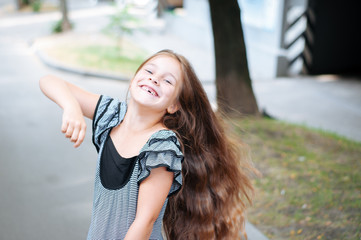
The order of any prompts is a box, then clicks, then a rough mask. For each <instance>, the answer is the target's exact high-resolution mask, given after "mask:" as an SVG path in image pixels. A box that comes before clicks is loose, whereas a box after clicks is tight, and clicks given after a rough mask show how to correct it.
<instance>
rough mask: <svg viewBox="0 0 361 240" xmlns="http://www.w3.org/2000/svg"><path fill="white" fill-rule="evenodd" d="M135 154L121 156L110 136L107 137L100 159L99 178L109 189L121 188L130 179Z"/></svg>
mask: <svg viewBox="0 0 361 240" xmlns="http://www.w3.org/2000/svg"><path fill="white" fill-rule="evenodd" d="M136 159H137V156H135V157H132V158H123V157H122V156H120V154H119V153H118V152H117V149H116V148H115V146H114V143H113V141H112V139H111V137H110V136H108V137H107V139H106V141H105V145H104V149H103V152H102V156H101V160H100V180H101V182H102V185H103V186H104V187H105V188H107V189H110V190H117V189H120V188H122V187H123V186H124V185H125V184H126V183H127V182H128V181H129V179H130V176H131V174H132V172H133V168H134V165H135V161H136Z"/></svg>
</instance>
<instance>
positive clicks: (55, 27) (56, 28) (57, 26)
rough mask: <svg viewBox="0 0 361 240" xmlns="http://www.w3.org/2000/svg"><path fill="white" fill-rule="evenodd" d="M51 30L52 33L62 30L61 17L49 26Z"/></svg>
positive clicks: (72, 25)
mask: <svg viewBox="0 0 361 240" xmlns="http://www.w3.org/2000/svg"><path fill="white" fill-rule="evenodd" d="M70 24H71V28H73V27H74V24H73V23H70ZM51 31H52V33H61V32H63V20H62V19H61V20H59V21H57V22H55V24H54V25H53V26H52V28H51Z"/></svg>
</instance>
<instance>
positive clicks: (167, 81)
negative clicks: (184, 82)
mask: <svg viewBox="0 0 361 240" xmlns="http://www.w3.org/2000/svg"><path fill="white" fill-rule="evenodd" d="M164 81H165V82H166V83H168V84H173V83H172V82H171V81H169V80H168V79H164Z"/></svg>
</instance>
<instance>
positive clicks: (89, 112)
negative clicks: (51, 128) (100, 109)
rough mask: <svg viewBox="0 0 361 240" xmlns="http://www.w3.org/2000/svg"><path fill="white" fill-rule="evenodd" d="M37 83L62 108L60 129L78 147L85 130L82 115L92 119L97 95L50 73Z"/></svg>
mask: <svg viewBox="0 0 361 240" xmlns="http://www.w3.org/2000/svg"><path fill="white" fill-rule="evenodd" d="M39 85H40V89H41V90H42V92H43V93H44V94H45V95H46V96H47V97H48V98H49V99H51V100H52V101H54V102H55V103H56V104H58V105H59V106H60V107H61V108H62V109H63V110H64V112H63V122H62V127H61V131H62V132H63V133H65V136H66V137H67V138H70V140H71V141H72V142H74V143H75V144H74V147H78V146H79V145H80V144H81V143H82V142H83V140H84V137H85V132H86V123H85V120H84V116H85V117H88V118H90V119H93V114H94V110H95V107H96V104H97V102H98V99H99V95H97V94H93V93H90V92H87V91H85V90H83V89H81V88H79V87H77V86H75V85H73V84H71V83H68V82H66V81H64V80H62V79H60V78H57V77H55V76H51V75H47V76H45V77H43V78H41V79H40V81H39Z"/></svg>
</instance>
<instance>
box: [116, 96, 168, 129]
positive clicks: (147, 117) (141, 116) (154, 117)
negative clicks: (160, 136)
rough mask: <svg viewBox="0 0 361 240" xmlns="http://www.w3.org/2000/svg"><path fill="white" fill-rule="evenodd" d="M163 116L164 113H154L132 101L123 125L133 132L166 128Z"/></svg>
mask: <svg viewBox="0 0 361 240" xmlns="http://www.w3.org/2000/svg"><path fill="white" fill-rule="evenodd" d="M163 115H164V113H162V112H154V111H152V110H151V109H149V108H147V107H144V106H139V104H136V103H135V102H134V101H132V100H130V101H129V104H128V109H127V113H126V115H125V117H124V119H123V122H122V125H123V126H124V127H125V128H126V129H127V130H129V131H132V132H139V131H147V130H151V129H153V128H164V126H163V124H162V118H163Z"/></svg>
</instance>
